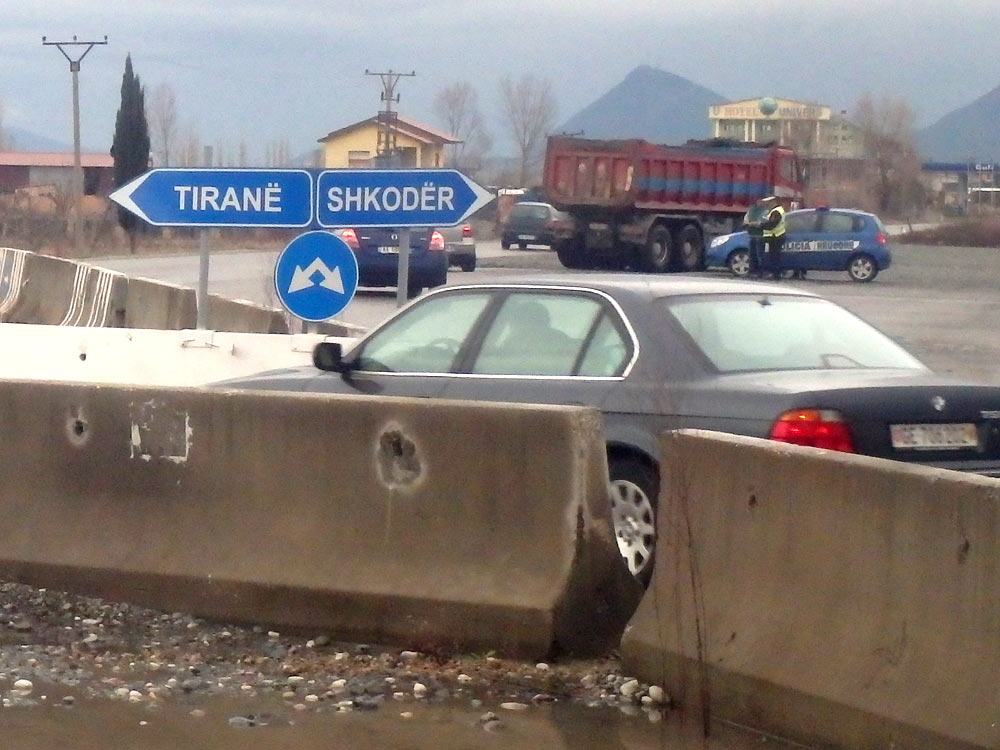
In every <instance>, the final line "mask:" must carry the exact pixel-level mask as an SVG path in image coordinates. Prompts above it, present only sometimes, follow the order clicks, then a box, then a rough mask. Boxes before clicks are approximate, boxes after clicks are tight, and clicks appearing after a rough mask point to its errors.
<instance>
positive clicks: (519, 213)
mask: <svg viewBox="0 0 1000 750" xmlns="http://www.w3.org/2000/svg"><path fill="white" fill-rule="evenodd" d="M510 215H511V217H512V218H517V219H528V218H531V219H544V218H546V217H547V216H548V215H549V210H548V209H547V208H546V207H545V206H538V205H534V206H529V205H527V204H524V203H520V204H518V205H516V206H514V208H512V209H511V210H510Z"/></svg>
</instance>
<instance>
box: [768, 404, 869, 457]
mask: <svg viewBox="0 0 1000 750" xmlns="http://www.w3.org/2000/svg"><path fill="white" fill-rule="evenodd" d="M770 437H771V439H772V440H778V441H780V442H782V443H792V444H794V445H808V446H811V447H813V448H826V449H828V450H831V451H844V452H845V453H854V440H853V438H852V437H851V428H850V427H848V426H847V423H846V422H845V421H844V418H843V416H842V415H841V414H840V412H838V411H833V410H832V409H793V410H792V411H786V412H785V413H784V414H782V415H781V416H780V417H778V420H777V421H776V422H775V423H774V425H773V426H772V427H771V435H770Z"/></svg>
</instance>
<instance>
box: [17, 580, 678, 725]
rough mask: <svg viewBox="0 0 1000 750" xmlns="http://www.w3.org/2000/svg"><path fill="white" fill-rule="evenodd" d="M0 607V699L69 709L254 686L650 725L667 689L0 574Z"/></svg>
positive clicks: (586, 664) (603, 670)
mask: <svg viewBox="0 0 1000 750" xmlns="http://www.w3.org/2000/svg"><path fill="white" fill-rule="evenodd" d="M0 610H2V612H0V694H2V696H3V707H4V708H11V707H16V706H30V705H38V704H39V702H41V701H45V702H47V703H48V704H49V705H51V704H59V703H61V704H63V705H67V706H69V705H73V704H74V703H75V702H76V701H77V700H83V699H87V698H96V699H109V700H119V701H125V702H128V703H135V704H147V705H149V706H150V707H155V706H156V705H165V704H167V703H170V702H178V701H183V702H185V703H186V704H190V703H191V702H192V699H196V698H198V697H204V698H206V699H207V698H212V697H242V698H255V697H260V698H268V699H280V701H281V703H282V704H284V706H285V707H287V708H288V709H290V710H292V711H298V712H310V711H312V712H315V711H320V710H322V711H331V710H334V711H337V712H347V711H376V710H378V709H380V708H381V707H383V706H388V705H390V704H391V705H392V706H393V710H394V711H397V712H402V714H403V715H405V712H406V705H405V704H407V703H410V704H414V703H417V704H419V703H424V704H434V703H445V702H454V701H456V700H457V701H461V702H463V704H464V705H467V706H469V707H471V708H472V709H481V710H482V712H483V713H482V715H481V717H480V722H481V724H482V726H483V729H484V730H486V731H490V730H491V729H492V728H496V727H499V726H501V722H502V718H501V715H502V714H503V713H504V712H505V711H520V710H524V709H527V708H530V707H531V706H532V705H542V704H548V703H553V702H556V701H558V702H564V703H565V702H569V703H572V704H575V705H580V706H589V707H594V708H598V707H601V708H606V707H609V706H611V707H617V708H619V709H620V710H621V711H622V712H624V713H627V714H631V715H635V716H643V715H645V718H647V719H648V720H650V721H654V722H656V721H659V720H660V719H662V718H663V717H664V716H665V715H666V714H667V713H668V712H669V702H670V699H669V696H667V695H665V694H664V692H663V690H662V689H661V688H659V687H657V686H649V685H645V684H641V683H639V682H638V681H636V680H634V679H631V678H629V677H628V676H626V675H623V674H622V673H621V669H620V665H619V663H618V661H617V660H616V659H615V658H614V657H609V658H607V659H603V660H587V661H569V662H566V663H560V664H526V663H523V662H516V661H510V660H505V659H499V658H496V657H494V656H492V655H489V654H482V655H448V654H426V653H418V652H414V651H400V650H397V649H391V648H384V647H378V646H375V645H367V644H345V643H339V642H334V641H331V640H330V638H328V637H326V636H325V635H323V634H316V635H315V636H314V637H312V638H309V639H306V638H301V637H294V636H286V635H283V634H280V633H277V632H274V631H268V630H266V629H264V628H261V627H253V628H243V627H235V626H226V625H221V624H218V623H212V622H206V621H204V620H201V619H198V618H195V617H192V616H190V615H186V614H180V613H172V614H168V613H162V612H158V611H154V610H149V609H145V608H141V607H135V606H131V605H128V604H120V603H111V602H106V601H102V600H100V599H93V598H85V597H79V596H74V595H70V594H65V593H61V592H55V591H50V590H46V589H35V588H31V587H28V586H23V585H20V584H15V583H6V584H2V585H0ZM43 687H44V693H45V694H44V695H43V694H42V692H43ZM195 703H196V702H195ZM198 712H199V709H198V708H194V709H193V710H192V712H191V713H192V714H194V715H198ZM495 712H499V713H495ZM229 722H230V724H231V725H233V726H254V725H256V724H259V723H261V722H266V717H262V716H259V715H253V714H248V715H237V716H233V717H232V718H231V719H230V720H229Z"/></svg>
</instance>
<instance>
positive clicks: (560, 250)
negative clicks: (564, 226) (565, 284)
mask: <svg viewBox="0 0 1000 750" xmlns="http://www.w3.org/2000/svg"><path fill="white" fill-rule="evenodd" d="M556 257H557V258H559V262H560V263H562V264H563V268H570V269H573V270H581V269H584V268H587V267H588V266H587V255H586V252H585V251H584V250H583V241H582V240H581V239H580V238H579V237H574V238H572V239H569V240H562V241H560V242H557V243H556Z"/></svg>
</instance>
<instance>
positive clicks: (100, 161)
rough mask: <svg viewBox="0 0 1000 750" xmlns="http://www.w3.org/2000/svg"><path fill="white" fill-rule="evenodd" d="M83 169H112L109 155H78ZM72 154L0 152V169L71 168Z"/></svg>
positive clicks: (112, 163)
mask: <svg viewBox="0 0 1000 750" xmlns="http://www.w3.org/2000/svg"><path fill="white" fill-rule="evenodd" d="M80 164H81V166H84V167H113V166H114V165H115V161H114V159H113V158H112V157H111V154H80ZM72 166H73V154H72V153H68V154H62V153H59V154H45V153H35V152H30V151H0V167H72Z"/></svg>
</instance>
